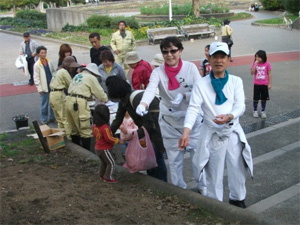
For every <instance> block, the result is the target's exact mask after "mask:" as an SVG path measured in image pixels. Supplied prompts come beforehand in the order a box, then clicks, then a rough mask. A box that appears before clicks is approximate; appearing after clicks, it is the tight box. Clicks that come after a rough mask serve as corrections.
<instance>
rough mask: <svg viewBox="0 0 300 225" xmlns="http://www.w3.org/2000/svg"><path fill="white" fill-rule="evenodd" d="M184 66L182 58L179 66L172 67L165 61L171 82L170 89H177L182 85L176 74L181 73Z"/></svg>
mask: <svg viewBox="0 0 300 225" xmlns="http://www.w3.org/2000/svg"><path fill="white" fill-rule="evenodd" d="M181 67H182V60H181V59H179V63H178V66H177V67H171V66H169V65H168V64H166V63H165V72H166V74H167V76H168V78H169V84H168V89H169V90H175V89H177V88H179V87H180V84H179V82H178V81H177V79H176V78H175V76H176V75H177V74H178V73H179V71H180V70H181Z"/></svg>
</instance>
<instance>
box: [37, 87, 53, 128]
mask: <svg viewBox="0 0 300 225" xmlns="http://www.w3.org/2000/svg"><path fill="white" fill-rule="evenodd" d="M49 112H50V120H55V116H54V113H53V110H52V108H51V107H50V101H49V92H43V94H42V95H41V107H40V113H41V121H42V122H43V123H47V122H48V114H49Z"/></svg>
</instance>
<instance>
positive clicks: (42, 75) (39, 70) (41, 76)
mask: <svg viewBox="0 0 300 225" xmlns="http://www.w3.org/2000/svg"><path fill="white" fill-rule="evenodd" d="M46 60H47V62H48V65H49V69H50V72H51V76H52V73H53V72H54V71H55V70H54V67H53V65H52V63H51V62H50V60H49V59H47V58H46ZM33 68H34V73H33V79H34V83H35V86H36V88H37V91H38V92H49V90H48V85H47V77H46V72H45V69H44V66H43V64H42V62H41V60H40V59H39V60H38V61H37V62H36V63H35V64H34V67H33Z"/></svg>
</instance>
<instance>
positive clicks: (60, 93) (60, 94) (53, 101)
mask: <svg viewBox="0 0 300 225" xmlns="http://www.w3.org/2000/svg"><path fill="white" fill-rule="evenodd" d="M78 67H80V65H79V64H78V63H76V61H75V59H74V57H73V56H67V57H66V58H65V59H64V61H63V63H62V66H61V67H59V68H58V70H57V71H56V72H54V73H53V74H52V79H51V82H50V91H51V92H50V105H51V107H52V109H53V112H54V115H55V118H56V121H57V124H58V128H65V132H66V135H67V137H68V138H70V129H69V127H68V122H67V117H66V112H65V101H66V94H65V92H64V91H65V90H68V88H69V86H70V83H71V81H72V74H73V73H74V70H76V68H78ZM74 75H75V74H74Z"/></svg>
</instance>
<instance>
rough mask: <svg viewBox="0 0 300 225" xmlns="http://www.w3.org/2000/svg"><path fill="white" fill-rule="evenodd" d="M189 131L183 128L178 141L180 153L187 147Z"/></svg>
mask: <svg viewBox="0 0 300 225" xmlns="http://www.w3.org/2000/svg"><path fill="white" fill-rule="evenodd" d="M190 131H191V130H190V129H189V128H187V127H184V128H183V133H182V136H181V137H180V139H179V141H178V148H179V149H180V151H182V150H184V149H185V148H186V147H187V146H188V145H189V140H190Z"/></svg>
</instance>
